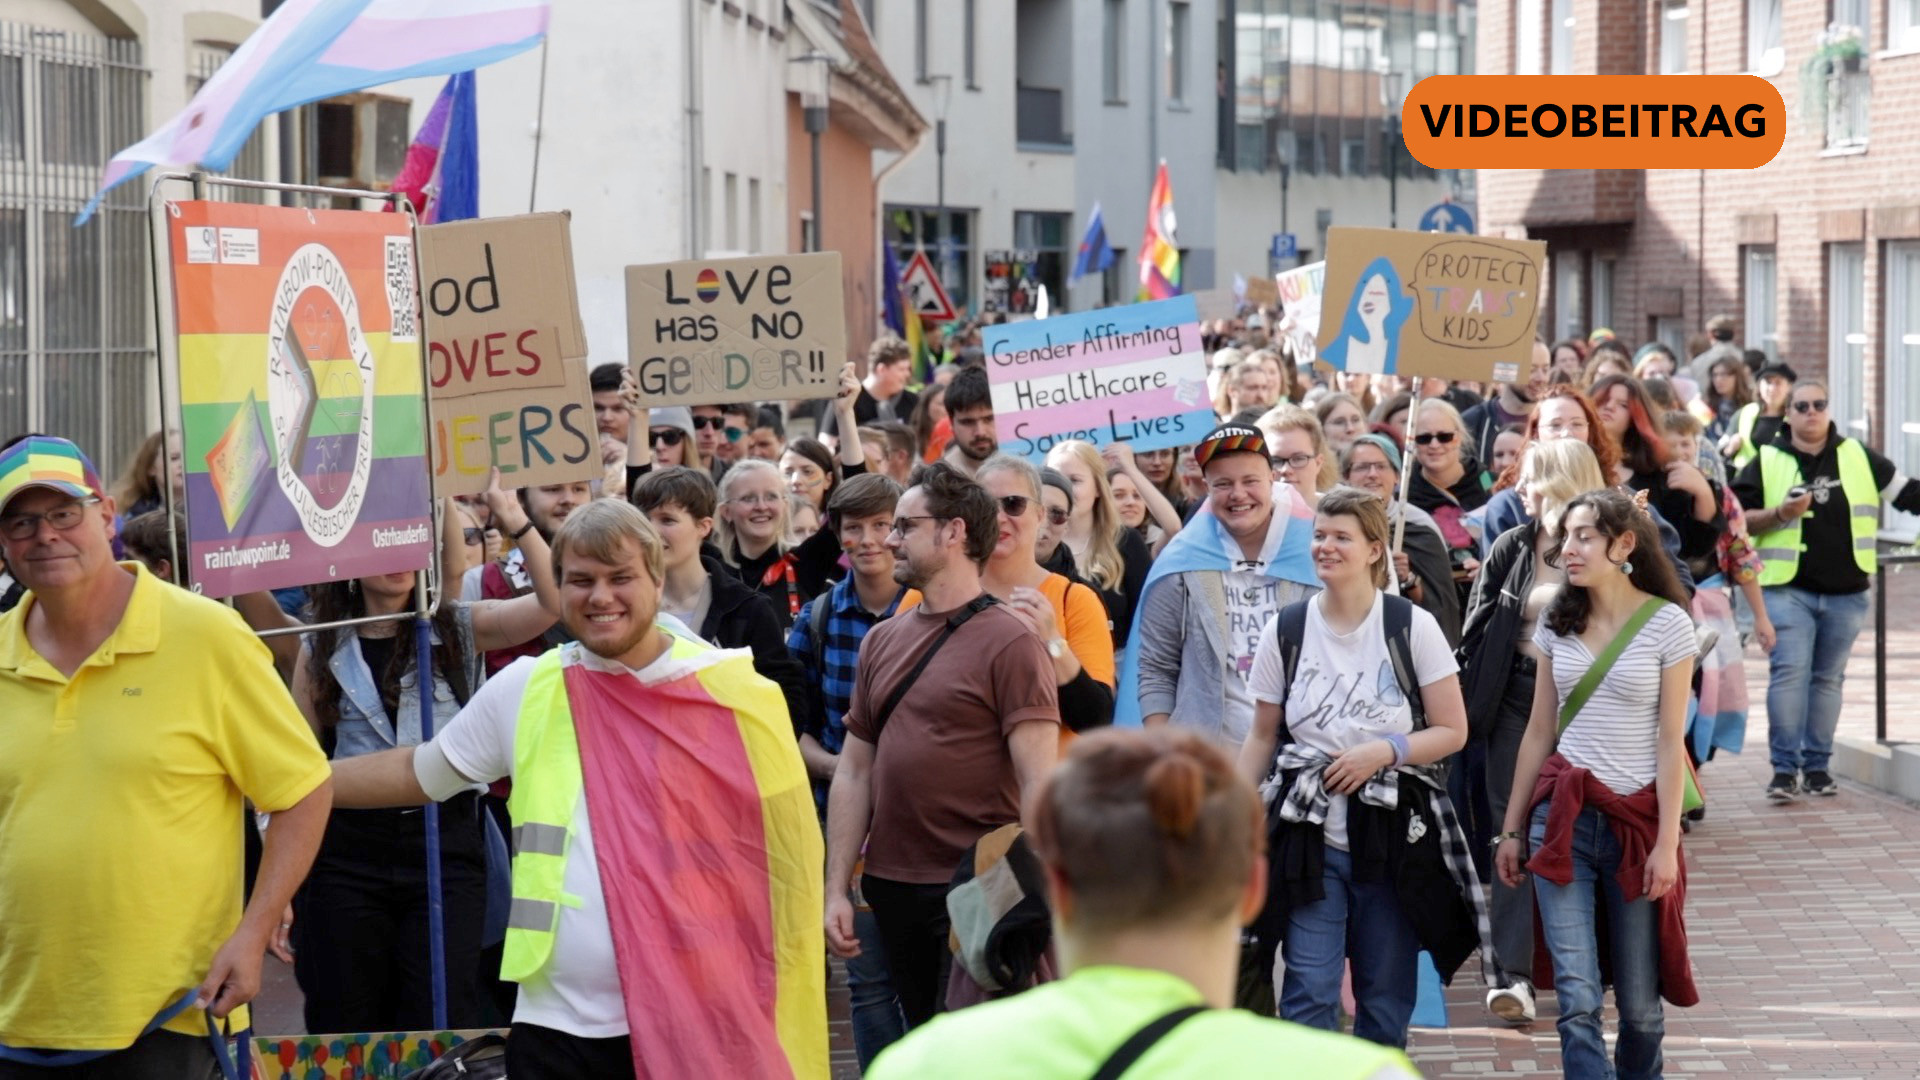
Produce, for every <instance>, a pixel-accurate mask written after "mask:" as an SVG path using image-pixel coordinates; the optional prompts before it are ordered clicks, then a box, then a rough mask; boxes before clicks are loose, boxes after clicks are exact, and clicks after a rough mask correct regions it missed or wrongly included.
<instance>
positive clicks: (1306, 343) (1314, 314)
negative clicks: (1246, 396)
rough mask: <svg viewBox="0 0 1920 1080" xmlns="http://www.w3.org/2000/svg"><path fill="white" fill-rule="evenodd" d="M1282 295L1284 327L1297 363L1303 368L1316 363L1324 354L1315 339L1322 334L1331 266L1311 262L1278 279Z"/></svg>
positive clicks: (1276, 281)
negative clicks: (1322, 297)
mask: <svg viewBox="0 0 1920 1080" xmlns="http://www.w3.org/2000/svg"><path fill="white" fill-rule="evenodd" d="M1274 287H1275V290H1276V291H1277V292H1278V293H1279V295H1280V305H1281V310H1282V311H1284V312H1285V313H1286V319H1285V321H1284V323H1283V325H1284V326H1285V328H1286V333H1287V340H1288V341H1290V342H1292V343H1293V362H1294V364H1295V365H1297V366H1299V367H1305V366H1306V365H1308V364H1311V363H1313V361H1314V358H1315V357H1317V356H1318V355H1319V354H1320V347H1319V345H1318V344H1316V343H1315V341H1314V336H1315V335H1316V334H1318V333H1319V332H1320V294H1321V293H1322V292H1324V291H1325V290H1326V287H1327V264H1326V263H1324V262H1317V263H1308V264H1307V265H1305V266H1301V267H1296V268H1294V269H1292V270H1288V271H1286V272H1285V273H1283V274H1280V275H1279V276H1278V277H1276V278H1274Z"/></svg>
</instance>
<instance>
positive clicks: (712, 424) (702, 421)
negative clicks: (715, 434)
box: [693, 416, 727, 431]
mask: <svg viewBox="0 0 1920 1080" xmlns="http://www.w3.org/2000/svg"><path fill="white" fill-rule="evenodd" d="M725 426H727V422H726V421H725V420H723V419H721V418H720V417H718V416H696V417H694V418H693V429H694V430H695V431H698V430H700V429H701V428H712V429H713V430H715V431H718V430H720V429H721V428H723V427H725Z"/></svg>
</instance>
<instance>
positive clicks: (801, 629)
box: [787, 575, 912, 754]
mask: <svg viewBox="0 0 1920 1080" xmlns="http://www.w3.org/2000/svg"><path fill="white" fill-rule="evenodd" d="M910 591H912V590H910V589H907V588H905V587H904V586H903V587H902V588H901V589H900V591H899V592H897V593H895V594H894V596H893V601H892V603H889V604H888V605H887V610H885V611H883V612H881V613H880V614H878V615H875V614H874V613H873V612H871V611H868V610H867V609H866V607H865V606H864V605H862V604H861V603H860V591H859V589H857V588H856V587H855V586H854V583H853V577H852V575H848V577H847V578H846V580H844V581H842V582H840V583H839V584H837V585H835V586H834V587H833V588H831V589H829V590H827V591H826V592H825V593H822V594H821V595H819V596H817V597H814V598H813V599H812V600H810V601H808V602H807V606H806V607H804V608H802V609H801V611H800V616H799V618H796V619H794V620H793V629H791V630H789V631H787V651H788V652H791V653H792V654H793V658H794V659H795V660H797V661H799V662H800V668H801V670H802V671H804V672H805V673H806V683H807V685H808V686H811V687H814V688H815V702H816V704H817V708H816V709H815V710H814V715H812V716H807V717H802V718H800V722H799V723H798V724H797V725H795V726H797V727H798V728H799V729H800V730H801V731H803V732H805V733H806V734H809V735H812V736H813V737H814V738H815V739H817V740H819V742H820V745H821V746H823V747H825V748H826V749H827V751H828V752H829V753H834V754H837V753H839V752H840V747H841V746H842V745H843V744H844V743H845V742H846V738H847V725H846V715H847V708H848V707H849V706H850V705H852V704H853V672H854V666H855V664H856V663H857V662H858V661H859V659H860V642H861V641H863V640H865V638H866V636H867V631H869V630H872V629H873V628H874V626H875V625H877V624H878V623H879V622H880V621H881V620H883V619H890V618H892V617H893V615H894V613H895V612H897V611H899V610H900V602H901V601H902V600H904V599H905V598H906V595H907V593H908V592H910ZM815 604H831V605H833V606H832V607H830V608H828V609H827V633H826V638H827V640H826V642H825V646H826V647H825V648H823V649H821V650H820V657H819V662H818V663H816V662H815V659H814V642H813V605H815ZM821 668H825V670H824V671H823V670H821Z"/></svg>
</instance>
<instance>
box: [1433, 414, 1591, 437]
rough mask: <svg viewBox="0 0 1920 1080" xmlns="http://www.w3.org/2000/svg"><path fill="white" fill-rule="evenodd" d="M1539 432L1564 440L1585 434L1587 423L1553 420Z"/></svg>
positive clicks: (1542, 426)
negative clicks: (1569, 436)
mask: <svg viewBox="0 0 1920 1080" xmlns="http://www.w3.org/2000/svg"><path fill="white" fill-rule="evenodd" d="M1540 430H1541V431H1544V432H1546V433H1547V434H1549V435H1552V436H1554V437H1556V438H1564V437H1566V436H1568V435H1585V434H1586V433H1587V422H1586V421H1585V420H1584V419H1581V420H1555V421H1553V422H1551V423H1546V424H1542V425H1540ZM1415 441H1418V440H1415Z"/></svg>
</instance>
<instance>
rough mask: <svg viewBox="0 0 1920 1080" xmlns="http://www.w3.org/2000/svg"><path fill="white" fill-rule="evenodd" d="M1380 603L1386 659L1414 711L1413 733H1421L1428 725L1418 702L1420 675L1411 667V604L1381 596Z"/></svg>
mask: <svg viewBox="0 0 1920 1080" xmlns="http://www.w3.org/2000/svg"><path fill="white" fill-rule="evenodd" d="M1380 602H1381V603H1382V604H1383V605H1385V607H1384V609H1383V610H1382V611H1381V612H1380V619H1381V622H1382V623H1384V624H1385V625H1384V627H1383V628H1384V629H1385V631H1386V635H1387V660H1388V662H1389V663H1391V664H1392V665H1393V677H1394V680H1395V681H1396V682H1398V683H1399V684H1400V692H1401V693H1402V694H1404V695H1405V696H1406V699H1407V707H1408V708H1410V709H1412V710H1413V730H1415V731H1421V730H1424V729H1425V728H1426V726H1427V708H1426V703H1425V702H1423V701H1422V700H1421V699H1420V672H1419V671H1418V670H1417V669H1416V668H1415V667H1414V665H1413V601H1411V600H1409V599H1407V598H1406V597H1404V596H1386V595H1382V596H1381V597H1380Z"/></svg>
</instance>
